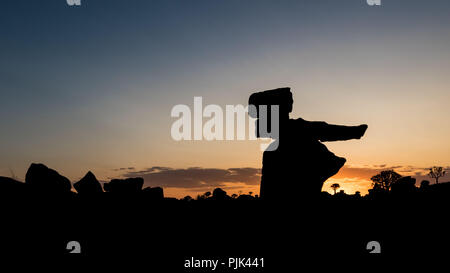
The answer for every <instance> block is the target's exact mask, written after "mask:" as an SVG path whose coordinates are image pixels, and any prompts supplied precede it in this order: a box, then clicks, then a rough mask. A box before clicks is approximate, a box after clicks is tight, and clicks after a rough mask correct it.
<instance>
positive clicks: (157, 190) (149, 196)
mask: <svg viewBox="0 0 450 273" xmlns="http://www.w3.org/2000/svg"><path fill="white" fill-rule="evenodd" d="M143 193H144V196H145V199H146V200H152V201H154V200H155V201H156V200H158V201H160V200H164V191H163V189H162V188H161V187H154V188H151V187H147V188H145V189H144V190H143Z"/></svg>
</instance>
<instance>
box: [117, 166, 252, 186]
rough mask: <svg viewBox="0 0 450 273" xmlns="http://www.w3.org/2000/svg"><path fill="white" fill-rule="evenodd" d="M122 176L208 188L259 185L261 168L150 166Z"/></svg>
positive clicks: (161, 184)
mask: <svg viewBox="0 0 450 273" xmlns="http://www.w3.org/2000/svg"><path fill="white" fill-rule="evenodd" d="M123 176H124V177H142V178H144V182H145V184H146V185H148V186H152V187H154V186H160V187H176V188H199V189H201V188H210V187H221V186H226V185H230V183H244V184H245V185H259V182H260V180H261V170H260V169H258V168H229V169H217V168H200V167H192V168H186V169H175V168H169V167H159V166H156V167H151V168H147V169H145V170H142V171H128V172H126V173H125V174H124V175H123Z"/></svg>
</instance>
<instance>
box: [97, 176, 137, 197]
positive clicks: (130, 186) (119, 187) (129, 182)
mask: <svg viewBox="0 0 450 273" xmlns="http://www.w3.org/2000/svg"><path fill="white" fill-rule="evenodd" d="M143 185H144V179H143V178H141V177H134V178H127V179H113V180H111V182H109V183H105V184H103V188H104V189H105V191H106V192H112V193H119V194H123V193H125V194H129V193H137V192H140V191H142V186H143Z"/></svg>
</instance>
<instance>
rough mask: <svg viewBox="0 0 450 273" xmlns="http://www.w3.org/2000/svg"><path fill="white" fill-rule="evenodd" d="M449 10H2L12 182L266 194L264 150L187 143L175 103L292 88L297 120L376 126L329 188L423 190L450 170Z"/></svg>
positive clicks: (388, 2) (41, 4) (432, 4)
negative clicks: (31, 171) (429, 173)
mask: <svg viewBox="0 0 450 273" xmlns="http://www.w3.org/2000/svg"><path fill="white" fill-rule="evenodd" d="M449 12H450V2H448V1H445V0H434V1H414V0H410V1H407V0H403V1H402V0H395V1H393V0H382V5H381V6H369V5H367V4H366V1H364V0H348V1H331V0H330V1H322V0H320V1H319V0H316V1H300V0H276V1H275V0H270V1H269V0H245V1H242V0H221V1H219V0H193V1H186V0H180V1H172V0H151V1H143V0H142V1H141V0H136V1H118V0H110V1H100V0H81V6H80V7H71V6H68V5H67V4H66V1H65V0H48V1H32V0H28V1H25V0H6V1H2V5H1V8H0V130H1V131H0V132H1V133H0V175H3V176H12V173H14V176H16V177H18V178H19V179H20V180H24V177H25V173H26V170H27V168H28V166H29V165H30V164H31V163H32V162H41V163H44V164H46V165H47V166H49V167H50V168H53V169H55V170H57V171H58V172H60V173H61V174H62V175H64V176H67V177H68V178H69V179H70V180H71V181H72V182H76V181H78V180H79V179H80V178H81V177H83V176H84V174H85V173H86V172H87V171H89V170H91V171H92V172H94V173H95V174H96V176H97V178H98V179H99V180H101V181H108V180H110V179H111V178H120V177H131V176H142V177H144V178H145V181H146V185H148V186H158V185H162V186H164V190H165V194H166V196H175V197H182V196H184V195H186V194H190V195H192V196H195V195H196V194H198V193H201V192H205V191H210V190H212V189H213V188H214V187H217V186H220V187H223V188H224V189H225V190H227V192H229V193H238V192H242V193H247V192H249V191H252V192H253V193H258V192H259V179H260V168H261V160H262V153H261V152H260V149H259V144H260V142H259V141H179V142H177V141H174V140H173V139H172V137H171V135H170V132H171V126H172V124H173V122H174V121H175V120H176V119H174V118H172V117H171V116H170V113H171V109H172V107H173V106H175V105H178V104H186V105H188V106H192V105H193V100H194V97H195V96H201V97H202V98H203V103H204V104H205V105H207V104H217V105H220V106H222V107H225V105H228V104H230V105H237V104H243V105H246V104H247V102H248V97H249V95H250V94H251V93H252V92H256V91H262V90H267V89H272V88H278V87H284V86H289V87H291V88H292V92H293V96H294V105H293V112H292V113H291V117H292V118H296V117H302V118H304V119H307V120H323V121H326V122H328V123H334V124H345V125H357V124H362V123H366V124H368V125H369V129H368V131H367V132H366V136H365V137H364V138H363V139H361V140H352V141H347V142H336V143H327V147H328V148H329V149H330V150H331V151H332V152H334V153H335V154H336V155H338V156H343V157H345V158H347V164H346V166H344V168H343V169H342V170H341V172H340V173H338V174H337V175H336V176H335V177H333V178H331V179H329V181H328V182H327V183H326V184H325V186H324V190H327V191H330V192H331V191H332V190H331V188H329V185H330V183H334V182H338V183H340V184H341V189H343V190H345V191H346V192H348V193H353V192H355V191H360V192H361V193H366V192H367V189H368V188H369V187H370V181H369V179H370V177H371V176H372V175H374V174H376V173H377V172H379V171H380V170H383V169H388V168H392V169H395V170H397V171H398V172H400V173H401V174H403V175H413V176H415V177H417V179H418V183H419V182H420V181H421V179H425V177H426V176H424V174H425V172H426V169H427V168H429V167H431V166H434V165H438V166H444V167H446V168H449V167H448V166H450V158H449V154H450V143H449V141H448V139H449V135H450V126H449V122H448V121H447V118H448V117H449V116H450V107H448V106H449V99H450V90H449V86H450V77H449V71H450V16H448V15H449ZM444 180H445V177H444ZM447 180H450V179H448V178H447Z"/></svg>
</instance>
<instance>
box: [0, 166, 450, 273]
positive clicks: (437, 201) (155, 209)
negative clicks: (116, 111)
mask: <svg viewBox="0 0 450 273" xmlns="http://www.w3.org/2000/svg"><path fill="white" fill-rule="evenodd" d="M37 166H39V165H36V166H34V167H33V168H31V170H30V171H29V176H32V175H33V179H35V178H36V177H35V175H36V174H41V173H44V174H45V175H42V174H41V175H39V176H37V177H39V178H40V177H45V178H46V179H45V180H44V182H40V183H45V184H44V185H45V187H46V190H47V191H50V192H55V190H49V189H48V187H57V188H59V187H61V185H60V183H58V182H56V181H60V180H62V181H65V182H67V181H66V180H65V179H62V178H61V177H60V175H56V174H55V173H56V172H55V171H53V170H47V169H46V168H43V167H42V166H39V167H40V168H39V169H38V170H39V171H36V167H37ZM48 173H50V174H48ZM50 176H51V178H48V177H50ZM282 177H283V175H282ZM284 177H287V176H286V175H285V176H284ZM296 178H302V176H301V174H300V173H299V174H298V177H296ZM33 179H32V180H31V181H33V182H34V181H35V180H33ZM40 179H41V178H40ZM47 179H50V180H47ZM29 181H30V180H29ZM38 181H39V180H38ZM95 181H96V179H95V176H94V175H93V174H91V173H88V174H87V175H86V176H85V177H84V178H83V179H82V180H80V182H82V183H78V182H77V183H76V184H77V186H76V187H77V188H78V189H81V188H80V187H84V186H81V185H89V183H93V182H95ZM280 181H281V183H282V184H283V185H285V186H286V188H285V189H284V191H283V192H281V191H280V194H281V196H282V197H284V198H291V199H293V200H297V199H296V198H297V196H298V195H297V194H298V193H296V192H292V191H293V189H295V190H299V189H298V188H295V187H296V186H295V185H293V184H288V183H283V182H284V181H283V180H280ZM287 181H288V182H290V181H291V180H287ZM299 181H300V182H302V183H303V182H304V183H306V180H304V179H303V178H302V179H299ZM33 182H32V183H33ZM65 182H63V183H65ZM96 182H98V181H96ZM93 184H95V185H97V184H96V183H93ZM142 184H143V179H142V178H131V179H122V180H121V179H115V180H112V181H111V182H110V183H106V184H105V185H106V186H105V189H106V190H107V191H108V192H101V191H100V192H98V194H96V195H91V196H95V198H84V194H82V192H91V190H90V189H91V186H87V188H88V189H89V190H80V191H79V193H73V194H70V195H68V194H67V195H64V194H60V195H57V196H59V197H61V198H59V197H58V198H49V196H48V195H46V194H45V193H46V192H47V191H45V192H42V191H36V190H32V191H28V190H27V188H30V189H31V186H30V184H29V183H22V182H19V181H16V180H14V179H11V178H6V177H0V197H1V198H0V203H1V206H0V207H2V208H7V209H4V211H2V221H3V222H2V223H4V224H3V226H2V229H3V230H2V236H3V237H2V249H5V250H7V252H8V254H9V255H11V254H12V255H15V256H20V257H23V256H24V255H27V254H28V255H32V256H33V257H36V256H38V255H43V256H45V257H49V256H50V255H55V256H57V255H60V254H67V255H72V254H68V251H67V249H66V245H67V243H68V242H69V241H73V240H76V241H79V242H80V243H81V246H82V251H83V252H82V254H81V255H85V256H90V257H95V258H96V257H99V256H102V257H103V256H104V257H105V258H106V259H105V260H108V261H112V260H120V261H127V262H128V261H134V263H136V261H138V260H142V261H145V266H148V265H149V261H150V263H151V268H152V269H153V268H155V267H157V266H162V267H163V268H164V269H168V267H174V269H173V270H172V271H171V272H178V271H182V270H183V268H182V267H179V265H180V263H179V262H177V261H182V260H183V259H184V258H185V257H186V256H192V255H194V256H195V255H199V256H204V257H209V256H211V255H217V256H218V257H219V256H223V255H224V254H223V253H235V252H236V251H238V252H241V253H247V254H246V255H260V256H261V257H264V258H266V259H267V260H268V261H269V260H270V261H272V262H271V263H268V264H267V268H265V269H267V271H268V272H279V271H280V265H281V267H283V266H284V267H286V269H294V268H298V264H299V257H300V256H301V257H302V258H304V260H305V259H306V260H308V259H309V258H313V259H311V260H314V261H316V260H317V259H314V258H321V259H323V258H324V257H333V258H335V257H336V255H341V254H342V255H344V256H345V257H349V256H351V257H356V256H358V255H361V254H362V255H369V254H367V249H366V247H365V246H366V244H367V242H368V240H379V241H380V242H381V243H382V246H383V255H389V254H393V255H396V257H398V253H403V254H404V253H406V254H417V253H418V252H420V253H421V254H423V253H427V252H428V251H429V250H430V249H433V250H436V251H437V250H439V251H447V252H442V253H448V250H447V249H446V247H447V246H448V243H450V242H449V239H448V236H446V234H445V230H447V229H446V228H445V227H446V226H445V224H446V222H447V221H448V220H447V219H446V217H445V215H447V214H446V213H447V208H448V205H449V198H448V197H449V196H450V183H448V182H447V183H445V182H444V183H439V184H433V185H428V186H425V187H421V188H418V187H416V186H415V180H414V178H411V177H400V178H399V179H397V180H396V181H395V182H394V183H393V184H392V187H391V188H390V189H389V188H381V187H380V186H379V184H374V189H371V190H370V193H369V194H368V195H366V196H361V195H360V194H354V195H349V194H346V193H345V192H343V191H340V192H339V193H336V194H335V195H331V194H329V193H327V192H322V193H320V194H318V200H319V201H320V202H310V203H306V204H305V206H300V207H299V206H296V205H295V206H289V204H288V206H273V204H272V203H270V202H269V203H268V202H261V199H260V198H258V197H256V196H252V195H250V194H248V195H247V194H240V195H239V196H237V195H235V196H234V197H233V198H232V197H230V196H228V194H227V193H226V192H225V191H224V190H223V189H221V188H216V189H214V190H213V191H212V192H208V194H204V195H201V196H199V197H198V198H197V200H193V199H192V198H191V197H186V198H184V199H183V200H178V199H176V198H164V193H163V189H162V188H159V187H151V188H150V187H147V188H145V189H143V190H142ZM38 185H41V184H38ZM33 187H37V186H33ZM93 187H94V188H95V190H93V192H97V191H98V185H97V186H93ZM15 193H17V194H15ZM111 193H112V194H111ZM122 193H124V194H122ZM42 196H44V197H45V198H42ZM21 197H23V198H21ZM154 200H157V201H158V202H153V201H154ZM147 201H149V202H147ZM306 205H307V206H306ZM299 208H305V209H304V210H299ZM299 219H301V220H300V221H299ZM412 227H413V228H412ZM430 228H434V229H435V231H434V232H426V236H422V237H421V236H418V235H417V234H420V233H417V231H420V230H422V231H425V230H430ZM441 230H442V231H443V232H440V231H441ZM330 233H331V234H338V235H339V236H326V234H330ZM145 234H154V235H152V236H145ZM218 234H220V236H218ZM143 235H144V236H143ZM253 237H255V238H258V240H251V238H253ZM209 238H213V240H214V241H213V242H215V243H212V244H209V243H205V242H207V241H208V240H209ZM214 238H216V239H214ZM217 238H219V239H217ZM249 240H251V241H249ZM249 242H251V243H249ZM36 245H38V246H39V251H38V252H36V251H31V252H30V246H36ZM149 246H151V247H149ZM291 246H301V247H299V248H298V249H296V250H295V251H292V247H291ZM439 247H441V248H440V249H439ZM226 255H229V254H226ZM370 255H371V254H370ZM2 257H4V256H2ZM70 257H75V256H70ZM433 258H434V257H433ZM304 260H302V264H304ZM102 261H103V260H102ZM127 265H129V262H128V264H127ZM271 265H272V267H271ZM222 269H224V268H222ZM269 269H270V270H269ZM156 271H158V270H156ZM165 271H167V270H162V271H158V272H165ZM281 271H287V272H288V271H292V270H281ZM219 272H222V271H219ZM261 272H262V271H261Z"/></svg>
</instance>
